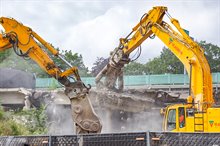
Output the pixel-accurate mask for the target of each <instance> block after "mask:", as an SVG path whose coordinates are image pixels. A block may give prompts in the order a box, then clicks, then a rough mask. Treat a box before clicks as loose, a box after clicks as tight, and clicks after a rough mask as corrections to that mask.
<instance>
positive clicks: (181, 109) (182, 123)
mask: <svg viewBox="0 0 220 146" xmlns="http://www.w3.org/2000/svg"><path fill="white" fill-rule="evenodd" d="M178 110H179V114H178V116H179V127H180V128H183V127H185V109H184V107H179V108H178Z"/></svg>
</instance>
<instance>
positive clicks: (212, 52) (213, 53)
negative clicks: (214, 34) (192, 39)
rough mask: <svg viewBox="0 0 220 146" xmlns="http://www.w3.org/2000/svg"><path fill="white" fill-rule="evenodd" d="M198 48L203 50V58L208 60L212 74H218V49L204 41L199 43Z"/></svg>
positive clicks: (219, 62) (219, 61)
mask: <svg viewBox="0 0 220 146" xmlns="http://www.w3.org/2000/svg"><path fill="white" fill-rule="evenodd" d="M199 44H200V46H202V47H203V48H204V50H205V56H206V58H207V59H208V62H209V65H210V68H211V71H212V72H220V47H218V46H217V45H213V44H211V43H206V41H200V42H199Z"/></svg>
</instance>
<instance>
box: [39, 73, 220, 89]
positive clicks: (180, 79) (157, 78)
mask: <svg viewBox="0 0 220 146" xmlns="http://www.w3.org/2000/svg"><path fill="white" fill-rule="evenodd" d="M212 80H213V84H220V73H213V74H212ZM82 81H83V82H84V83H85V84H86V85H87V84H90V85H91V86H95V78H94V77H82ZM124 84H125V86H141V85H179V84H180V85H183V84H189V77H188V75H184V74H161V75H159V74H158V75H136V76H124ZM36 87H37V88H55V87H61V85H60V84H59V83H58V82H57V80H55V79H53V78H37V79H36Z"/></svg>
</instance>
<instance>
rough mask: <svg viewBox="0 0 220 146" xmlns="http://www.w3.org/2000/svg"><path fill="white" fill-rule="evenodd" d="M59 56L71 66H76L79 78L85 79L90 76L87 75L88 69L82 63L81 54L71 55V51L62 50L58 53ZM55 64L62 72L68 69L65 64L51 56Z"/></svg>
mask: <svg viewBox="0 0 220 146" xmlns="http://www.w3.org/2000/svg"><path fill="white" fill-rule="evenodd" d="M58 50H59V49H58ZM60 54H61V55H62V56H63V57H64V58H65V59H66V60H67V61H68V62H69V63H70V64H71V65H73V66H76V67H77V68H78V69H79V74H80V76H83V77H87V76H90V74H89V73H88V72H89V70H88V68H87V67H86V66H85V65H84V63H83V57H82V55H81V54H78V53H74V54H73V53H72V51H71V50H69V51H67V50H65V51H64V50H62V51H60ZM52 58H53V60H54V62H55V64H56V65H57V66H59V67H60V68H62V69H63V70H66V69H68V68H69V66H68V65H67V64H65V63H64V62H63V61H62V60H61V59H60V58H58V57H55V56H53V57H52Z"/></svg>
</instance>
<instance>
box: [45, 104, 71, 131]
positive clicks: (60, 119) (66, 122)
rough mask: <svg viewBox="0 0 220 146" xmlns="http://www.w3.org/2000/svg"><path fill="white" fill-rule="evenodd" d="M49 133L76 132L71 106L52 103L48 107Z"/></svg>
mask: <svg viewBox="0 0 220 146" xmlns="http://www.w3.org/2000/svg"><path fill="white" fill-rule="evenodd" d="M46 114H47V117H48V124H47V125H48V134H52V135H72V134H74V133H75V130H74V126H73V120H72V116H71V108H70V106H63V105H57V104H54V103H51V104H49V105H48V107H47V109H46Z"/></svg>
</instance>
